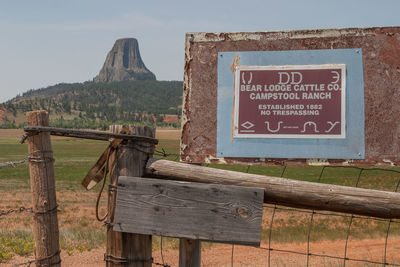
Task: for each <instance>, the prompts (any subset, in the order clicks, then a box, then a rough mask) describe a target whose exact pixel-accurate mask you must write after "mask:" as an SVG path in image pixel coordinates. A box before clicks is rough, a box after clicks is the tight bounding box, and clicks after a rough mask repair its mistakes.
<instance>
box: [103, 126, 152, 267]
mask: <svg viewBox="0 0 400 267" xmlns="http://www.w3.org/2000/svg"><path fill="white" fill-rule="evenodd" d="M128 128H129V131H130V133H131V134H135V135H141V136H148V137H152V138H154V137H155V128H154V127H148V126H129V127H128ZM123 129H124V128H123V126H122V125H113V126H111V127H110V131H111V132H113V133H120V132H121V131H122V130H123ZM153 153H154V144H151V143H149V142H146V141H134V142H133V141H127V142H125V143H123V144H122V145H121V146H120V147H119V148H118V149H117V151H116V153H113V154H112V155H111V157H110V160H109V168H110V184H111V185H112V186H111V187H110V188H109V189H110V192H109V194H110V195H109V203H108V210H109V215H108V220H107V221H108V224H107V248H106V255H105V259H106V261H107V266H109V267H114V266H129V267H137V266H140V267H151V265H152V237H151V235H140V234H130V233H123V232H115V231H113V226H112V223H113V222H114V214H115V201H116V192H115V188H116V186H117V182H118V177H119V176H136V177H141V176H143V173H144V168H145V166H146V163H147V160H148V158H149V157H150V156H151V155H152V154H153Z"/></svg>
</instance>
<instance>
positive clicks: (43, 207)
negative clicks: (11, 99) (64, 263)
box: [27, 110, 61, 266]
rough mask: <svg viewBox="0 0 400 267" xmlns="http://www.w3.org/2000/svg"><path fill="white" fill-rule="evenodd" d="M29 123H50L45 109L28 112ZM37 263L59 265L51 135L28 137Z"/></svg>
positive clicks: (45, 124) (44, 124)
mask: <svg viewBox="0 0 400 267" xmlns="http://www.w3.org/2000/svg"><path fill="white" fill-rule="evenodd" d="M27 120H28V124H29V125H39V126H47V125H49V115H48V113H47V112H46V111H44V110H38V111H32V112H28V113H27ZM28 151H29V159H28V161H29V173H30V182H31V192H32V209H33V210H34V215H33V222H32V228H33V237H34V240H35V260H36V266H61V264H60V262H61V260H60V253H59V252H60V246H59V230H58V219H57V201H56V187H55V180H54V166H53V151H52V147H51V141H50V135H49V134H48V133H40V134H39V135H35V136H31V137H29V138H28Z"/></svg>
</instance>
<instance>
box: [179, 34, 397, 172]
mask: <svg viewBox="0 0 400 267" xmlns="http://www.w3.org/2000/svg"><path fill="white" fill-rule="evenodd" d="M355 48H361V49H362V61H363V72H364V103H365V160H340V159H335V160H321V159H287V158H282V159H273V158H271V159H268V158H267V159H266V158H228V157H224V158H222V157H217V153H216V147H217V88H218V71H217V70H218V66H217V65H218V64H217V63H218V52H226V51H286V50H318V49H355ZM399 97H400V27H384V28H362V29H359V28H353V29H329V30H303V31H284V32H251V33H188V34H187V36H186V46H185V72H184V102H183V118H182V119H183V121H182V139H181V160H182V161H186V162H192V163H202V162H221V163H224V162H228V163H238V162H242V163H254V164H304V163H323V164H328V163H329V164H367V165H374V164H384V165H399V164H400V142H399V136H400V126H399V125H400V116H399V114H400V104H399V103H400V102H399V101H398V99H399Z"/></svg>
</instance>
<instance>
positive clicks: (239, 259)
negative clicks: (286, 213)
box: [0, 239, 400, 267]
mask: <svg viewBox="0 0 400 267" xmlns="http://www.w3.org/2000/svg"><path fill="white" fill-rule="evenodd" d="M391 242H393V243H396V244H400V239H395V240H391ZM262 247H263V248H266V247H268V246H267V244H263V245H262ZM272 247H273V248H275V249H282V250H290V251H297V252H306V251H307V244H306V243H292V244H284V245H279V246H272ZM383 249H384V240H373V239H368V240H362V241H355V242H350V243H349V246H348V254H347V257H348V258H350V259H361V260H371V261H380V262H383ZM104 252H105V248H97V249H93V250H91V251H84V252H81V253H77V252H75V253H73V254H72V255H68V254H67V253H65V252H62V253H61V258H62V261H63V266H82V267H95V266H104V265H105V264H104V261H103V255H104ZM399 252H400V246H389V247H388V251H387V255H388V257H387V259H386V260H387V262H390V263H399V262H400V255H399ZM311 253H313V254H325V255H330V256H335V257H343V256H344V254H343V253H344V242H343V241H336V242H328V241H324V242H317V243H311ZM268 254H269V253H268V250H266V249H262V248H261V249H260V248H253V247H245V246H235V247H234V255H233V262H234V265H233V266H268V261H269V256H268ZM270 254H271V255H270V264H271V266H306V265H307V256H305V255H297V254H294V253H286V252H276V251H272V252H271V253H270ZM153 257H154V262H155V263H162V262H163V260H162V258H161V253H160V250H156V251H153ZM163 257H164V263H166V264H168V265H170V266H178V260H179V251H178V250H176V249H167V250H164V251H163ZM31 259H32V257H29V258H22V257H15V258H13V259H12V263H13V264H16V263H22V262H25V261H28V260H31ZM231 261H232V245H214V246H212V247H210V248H204V249H202V266H231ZM11 265H12V264H11V261H10V262H8V263H3V264H0V267H2V266H4V267H5V266H11ZM342 265H343V260H341V259H333V258H327V257H318V256H310V258H309V266H342ZM346 265H347V266H369V265H368V264H367V263H366V262H357V261H346ZM153 266H155V265H153Z"/></svg>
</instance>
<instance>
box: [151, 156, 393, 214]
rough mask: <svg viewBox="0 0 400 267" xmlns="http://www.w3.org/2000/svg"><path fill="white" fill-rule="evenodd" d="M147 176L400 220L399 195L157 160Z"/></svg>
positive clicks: (289, 203)
mask: <svg viewBox="0 0 400 267" xmlns="http://www.w3.org/2000/svg"><path fill="white" fill-rule="evenodd" d="M145 176H146V177H153V178H163V179H168V180H179V181H189V182H200V183H217V184H229V185H239V186H249V187H260V188H263V189H264V203H271V204H279V205H284V206H289V207H295V208H305V209H314V210H327V211H335V212H343V213H350V214H358V215H365V216H373V217H378V218H385V219H399V218H400V193H393V192H385V191H378V190H371V189H362V188H354V187H348V186H339V185H329V184H322V183H312V182H304V181H296V180H290V179H284V178H277V177H270V176H264V175H256V174H248V173H240V172H235V171H227V170H220V169H214V168H206V167H202V166H196V165H190V164H184V163H178V162H173V161H168V160H155V159H153V160H150V161H149V162H148V164H147V166H146V170H145Z"/></svg>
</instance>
